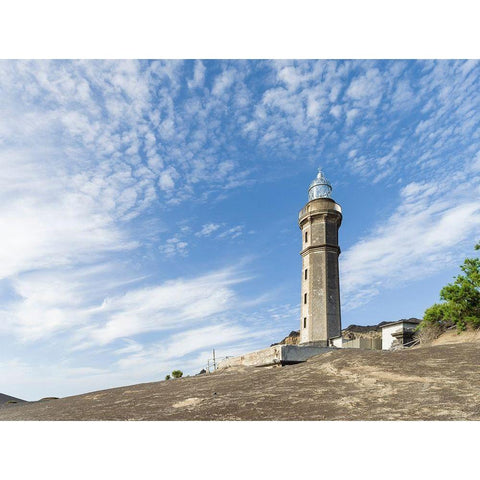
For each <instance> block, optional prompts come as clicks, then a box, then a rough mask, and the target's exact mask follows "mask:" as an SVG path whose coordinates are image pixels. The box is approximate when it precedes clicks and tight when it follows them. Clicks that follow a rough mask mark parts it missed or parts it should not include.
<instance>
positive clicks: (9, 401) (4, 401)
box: [0, 393, 25, 407]
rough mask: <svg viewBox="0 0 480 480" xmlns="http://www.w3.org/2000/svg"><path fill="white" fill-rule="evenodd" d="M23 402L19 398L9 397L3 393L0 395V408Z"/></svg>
mask: <svg viewBox="0 0 480 480" xmlns="http://www.w3.org/2000/svg"><path fill="white" fill-rule="evenodd" d="M24 402H25V400H22V399H20V398H15V397H11V396H10V395H5V394H4V393H0V407H2V406H6V405H14V404H16V403H24Z"/></svg>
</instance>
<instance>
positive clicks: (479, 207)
mask: <svg viewBox="0 0 480 480" xmlns="http://www.w3.org/2000/svg"><path fill="white" fill-rule="evenodd" d="M479 80H480V65H479V63H478V62H473V61H453V62H450V61H437V62H433V61H403V60H402V61H370V60H369V61H338V62H337V61H313V62H310V61H298V62H297V61H240V60H236V61H185V62H184V61H153V62H147V61H105V62H102V61H2V62H0V98H1V101H0V113H1V114H0V164H1V172H2V175H1V176H0V182H1V188H0V198H1V201H0V224H1V225H2V236H1V238H0V243H1V244H0V252H1V253H0V255H1V261H0V299H1V303H0V316H1V321H0V391H1V392H3V393H7V394H10V395H15V396H18V397H22V398H26V399H37V398H40V397H43V396H50V395H55V396H64V395H70V394H76V393H82V392H85V391H89V390H95V389H101V388H107V387H113V386H118V385H124V384H130V383H139V382H144V381H155V380H158V379H162V378H163V377H164V376H165V374H166V373H169V372H171V370H172V369H175V368H180V369H182V370H183V371H184V372H186V373H197V372H198V371H199V370H200V369H201V368H202V367H203V366H204V364H205V363H206V360H207V358H209V357H210V355H211V349H212V348H216V350H217V354H218V356H222V355H234V354H239V353H242V352H246V351H250V350H252V349H257V348H262V347H265V346H268V345H270V344H271V343H273V342H275V341H278V340H280V339H281V338H283V337H284V336H285V335H286V334H288V333H289V332H290V331H291V330H293V329H298V323H299V301H300V274H301V259H300V256H299V250H300V243H301V239H300V233H299V230H298V226H297V215H298V211H299V210H300V209H301V208H302V206H303V205H304V204H305V203H306V201H307V189H308V185H309V183H310V181H311V180H312V179H313V178H314V176H315V175H316V170H317V168H318V167H319V166H321V167H322V168H323V170H324V172H325V174H326V176H327V177H328V178H329V179H330V181H331V183H332V185H333V198H334V199H335V200H336V201H337V202H338V203H340V205H341V206H342V208H343V213H344V221H343V224H342V227H341V230H340V245H341V248H342V254H341V256H340V270H341V296H342V323H343V326H347V325H349V324H351V323H356V324H373V323H377V322H380V321H383V320H397V319H399V318H403V317H411V316H417V317H421V316H422V313H423V311H424V309H425V308H426V307H428V306H429V305H431V304H432V303H434V302H435V301H437V300H438V292H439V289H440V288H441V287H442V286H443V285H444V284H445V283H447V282H448V281H450V280H451V278H452V277H453V276H454V275H455V274H457V273H458V265H459V264H460V263H461V262H462V260H463V258H464V257H465V256H466V255H473V252H474V251H473V245H474V244H475V242H476V241H478V238H479V236H480V182H479V173H480V85H479Z"/></svg>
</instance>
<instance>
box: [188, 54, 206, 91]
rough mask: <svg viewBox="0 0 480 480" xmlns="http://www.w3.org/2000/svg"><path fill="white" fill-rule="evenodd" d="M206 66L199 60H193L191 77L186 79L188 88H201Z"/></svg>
mask: <svg viewBox="0 0 480 480" xmlns="http://www.w3.org/2000/svg"><path fill="white" fill-rule="evenodd" d="M205 70H206V67H205V65H204V64H203V62H202V61H201V60H195V67H194V70H193V79H192V80H189V81H188V87H189V88H201V87H203V83H204V81H205Z"/></svg>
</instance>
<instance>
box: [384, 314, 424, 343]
mask: <svg viewBox="0 0 480 480" xmlns="http://www.w3.org/2000/svg"><path fill="white" fill-rule="evenodd" d="M420 322H421V320H419V319H418V318H409V319H408V320H405V319H403V320H398V321H396V322H391V323H386V324H385V325H382V327H381V329H382V350H390V349H391V348H392V346H393V344H394V342H395V341H397V343H399V344H400V345H405V344H406V343H408V342H410V341H411V340H412V337H413V334H414V332H415V329H416V328H417V327H418V324H419V323H420Z"/></svg>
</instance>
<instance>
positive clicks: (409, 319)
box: [380, 318, 422, 328]
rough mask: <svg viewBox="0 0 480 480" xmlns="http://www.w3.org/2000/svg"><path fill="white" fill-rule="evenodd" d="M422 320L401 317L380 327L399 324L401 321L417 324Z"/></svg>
mask: <svg viewBox="0 0 480 480" xmlns="http://www.w3.org/2000/svg"><path fill="white" fill-rule="evenodd" d="M421 321H422V320H421V319H419V318H408V319H407V318H402V319H401V320H397V321H396V322H390V323H385V324H383V325H382V326H381V327H380V328H385V327H391V326H392V325H400V324H401V323H409V324H411V325H418V324H419V323H420V322H421Z"/></svg>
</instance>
